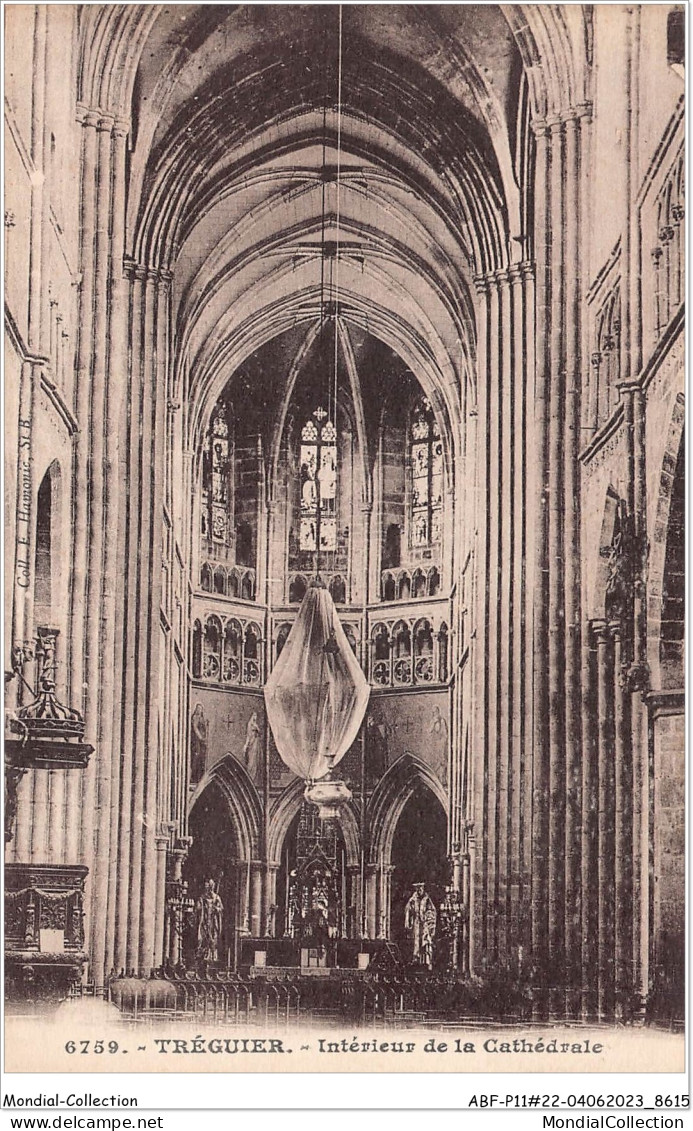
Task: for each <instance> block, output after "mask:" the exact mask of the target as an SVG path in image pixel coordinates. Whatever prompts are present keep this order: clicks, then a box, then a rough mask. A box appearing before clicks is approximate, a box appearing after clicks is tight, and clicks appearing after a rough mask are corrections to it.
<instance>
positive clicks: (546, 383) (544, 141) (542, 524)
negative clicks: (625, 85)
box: [532, 122, 553, 964]
mask: <svg viewBox="0 0 693 1131" xmlns="http://www.w3.org/2000/svg"><path fill="white" fill-rule="evenodd" d="M534 133H535V138H536V164H535V175H534V182H535V206H534V213H535V253H536V259H537V272H536V284H535V285H536V291H535V294H536V361H535V366H536V369H535V372H536V377H535V388H534V436H533V441H534V443H533V448H534V461H535V491H536V494H535V506H534V514H533V525H534V538H535V541H534V548H535V555H534V563H533V564H534V579H533V582H534V607H533V635H534V655H533V665H532V670H533V678H534V710H533V729H534V733H533V783H532V795H533V821H532V949H533V953H534V956H535V959H536V961H537V962H539V963H540V964H545V962H546V957H547V953H548V936H549V859H548V858H549V788H550V778H549V774H550V769H549V728H548V715H549V711H548V688H549V682H548V664H547V661H548V608H549V594H548V573H549V567H550V566H549V557H548V531H549V484H548V452H549V435H548V432H549V429H548V417H549V396H550V384H551V361H550V348H549V345H550V342H549V327H550V325H551V316H552V310H551V273H550V263H551V252H552V231H553V229H552V222H551V221H552V217H551V199H550V160H551V157H550V143H549V130H548V127H547V125H546V123H543V122H539V123H537V124H536V125H535V129H534Z"/></svg>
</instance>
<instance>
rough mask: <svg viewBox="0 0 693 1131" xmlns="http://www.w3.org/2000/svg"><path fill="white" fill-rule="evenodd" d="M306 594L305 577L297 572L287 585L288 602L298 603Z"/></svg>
mask: <svg viewBox="0 0 693 1131" xmlns="http://www.w3.org/2000/svg"><path fill="white" fill-rule="evenodd" d="M305 595H306V579H305V577H301V575H300V574H298V575H297V576H296V577H294V579H293V581H292V582H291V584H290V586H289V604H291V605H300V603H301V601H302V600H303V598H304V597H305Z"/></svg>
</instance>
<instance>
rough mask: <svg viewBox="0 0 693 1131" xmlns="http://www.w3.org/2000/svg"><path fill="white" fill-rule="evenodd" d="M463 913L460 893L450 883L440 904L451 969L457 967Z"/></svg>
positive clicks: (442, 927)
mask: <svg viewBox="0 0 693 1131" xmlns="http://www.w3.org/2000/svg"><path fill="white" fill-rule="evenodd" d="M462 915H463V912H462V902H461V900H460V893H459V892H458V891H455V889H454V887H453V886H452V884H448V885H447V887H446V888H445V898H444V899H443V902H442V903H441V905H440V931H441V934H442V936H443V938H444V939H445V941H446V943H447V949H448V969H450V970H454V969H455V968H456V967H457V960H458V951H459V938H460V924H461V922H462Z"/></svg>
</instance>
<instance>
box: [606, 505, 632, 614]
mask: <svg viewBox="0 0 693 1131" xmlns="http://www.w3.org/2000/svg"><path fill="white" fill-rule="evenodd" d="M608 568H609V575H608V578H607V582H606V592H605V595H604V616H605V618H606V620H607V621H614V620H620V621H623V620H625V619H626V618H627V617H628V616H629V613H630V610H631V608H632V602H633V537H632V534H631V522H630V518H629V516H628V514H627V513H626V506H625V503H624V502H623V501H622V500H621V502H620V503H619V510H618V514H617V518H616V525H615V529H614V536H613V541H612V543H611V549H610V551H609V567H608Z"/></svg>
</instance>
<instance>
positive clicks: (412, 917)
mask: <svg viewBox="0 0 693 1131" xmlns="http://www.w3.org/2000/svg"><path fill="white" fill-rule="evenodd" d="M437 918H438V915H437V912H436V909H435V904H434V902H433V900H432V899H431V897H430V895H429V894H428V892H427V891H426V885H425V884H424V883H418V884H414V891H413V893H412V894H411V895H410V897H409V900H408V902H407V905H406V907H405V908H404V927H405V930H406V931H407V934H408V935H410V937H411V939H412V941H413V944H414V953H413V959H414V965H415V966H425V967H426V969H427V970H430V969H431V968H432V966H433V940H434V939H435V934H436V921H437Z"/></svg>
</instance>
